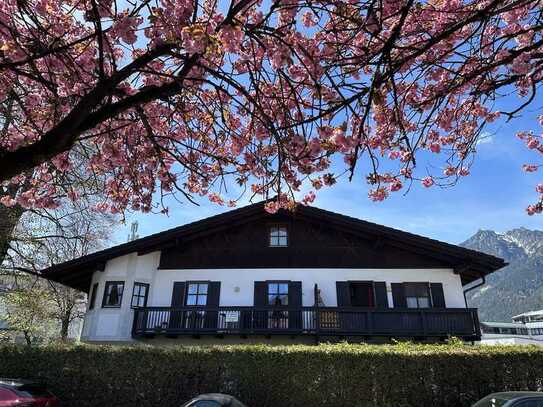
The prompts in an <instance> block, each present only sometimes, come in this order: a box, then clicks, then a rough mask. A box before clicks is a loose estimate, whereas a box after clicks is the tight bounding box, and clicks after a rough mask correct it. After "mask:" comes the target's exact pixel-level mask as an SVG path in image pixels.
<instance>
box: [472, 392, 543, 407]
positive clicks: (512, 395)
mask: <svg viewBox="0 0 543 407" xmlns="http://www.w3.org/2000/svg"><path fill="white" fill-rule="evenodd" d="M473 407H543V393H539V392H535V391H509V392H504V393H493V394H490V395H488V396H486V397H485V398H484V399H481V400H479V401H478V402H477V403H475V404H474V405H473Z"/></svg>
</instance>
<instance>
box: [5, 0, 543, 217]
mask: <svg viewBox="0 0 543 407" xmlns="http://www.w3.org/2000/svg"><path fill="white" fill-rule="evenodd" d="M378 3H379V7H377V6H376V4H377V3H376V2H374V1H370V0H359V1H354V0H339V1H336V0H334V1H332V0H317V1H316V2H315V1H305V0H279V1H276V2H261V1H254V0H235V1H232V3H231V4H230V3H228V4H223V2H214V1H210V0H157V1H156V2H152V5H151V3H148V2H146V1H139V0H135V1H132V2H121V1H115V0H26V1H23V2H21V1H19V0H4V1H2V2H1V3H0V81H1V82H2V86H1V87H0V123H3V124H4V125H3V129H0V130H1V132H0V157H4V158H7V157H10V155H11V154H15V153H18V152H21V154H22V153H24V152H25V151H26V150H27V149H28V148H29V147H32V146H34V145H38V144H37V143H40V142H43V141H44V140H46V141H47V142H46V143H45V142H44V143H43V145H44V146H46V147H44V148H51V147H50V146H51V145H55V143H57V142H56V140H58V143H57V144H58V145H59V146H61V147H59V149H58V150H54V149H53V150H54V151H58V152H59V153H60V154H58V155H56V156H55V157H53V158H51V157H49V158H47V159H41V158H40V157H41V156H42V155H44V156H45V153H44V152H43V151H41V152H40V153H39V154H37V153H33V154H34V155H33V156H32V157H28V162H29V164H28V165H27V166H26V167H25V170H26V171H22V172H21V173H20V174H15V175H14V174H11V175H10V176H9V177H4V178H0V182H2V184H1V186H0V203H2V204H3V205H7V206H12V205H15V204H19V205H21V206H23V207H44V208H51V207H55V206H56V205H58V204H59V198H60V197H62V196H67V197H68V198H70V199H74V200H75V199H77V197H78V194H79V193H80V191H78V190H77V188H79V187H70V186H69V185H66V184H65V182H64V181H63V180H65V179H66V176H63V174H67V173H69V172H70V171H72V170H73V166H74V159H73V157H72V154H71V150H72V149H73V148H74V146H78V148H81V149H83V150H84V151H85V152H86V160H85V163H84V166H85V167H84V170H85V171H86V172H87V173H88V174H91V175H92V176H97V177H100V178H101V179H103V180H104V191H105V194H106V195H107V197H108V200H107V202H103V203H101V204H100V205H99V208H98V209H100V210H105V211H111V212H122V211H125V210H127V209H129V210H140V211H144V212H146V211H152V210H153V209H154V208H156V207H157V205H160V201H161V199H157V196H160V197H163V196H165V195H174V196H180V195H181V196H185V197H187V198H188V199H192V197H193V196H195V195H196V196H198V195H199V196H207V197H208V198H209V199H210V200H211V201H212V202H214V203H216V204H219V205H224V204H227V205H230V206H232V205H235V201H232V200H228V199H227V198H225V196H224V195H225V194H224V191H225V185H229V183H235V184H238V185H239V186H240V187H241V189H242V190H247V191H250V192H251V193H252V194H256V195H261V196H268V195H269V194H270V192H275V193H279V195H278V196H279V197H278V199H277V201H276V202H273V203H270V204H269V205H268V207H267V210H269V211H276V210H278V209H280V208H289V207H291V205H292V201H293V198H294V197H295V196H298V193H299V192H300V191H302V190H304V189H306V188H305V187H306V186H310V187H311V188H312V189H311V191H310V192H309V193H307V194H306V195H305V196H303V197H302V198H301V199H300V201H301V202H302V203H303V204H311V203H312V202H313V201H314V200H315V197H316V193H317V192H318V190H319V189H321V188H323V187H330V186H332V185H334V184H335V183H337V182H338V180H339V179H341V178H342V177H343V178H347V177H348V178H354V177H359V178H363V179H364V178H365V179H366V180H367V182H368V184H369V198H370V199H372V200H374V201H382V200H384V199H386V198H387V197H388V196H389V195H390V194H394V193H398V192H401V191H405V189H406V188H405V186H406V185H412V184H413V182H415V183H416V184H417V185H421V186H422V187H423V188H433V187H435V186H438V185H450V184H451V183H454V182H455V181H456V180H457V179H459V178H461V177H464V176H467V175H469V173H470V168H469V167H470V162H471V158H472V156H473V154H475V152H476V147H477V141H478V139H479V138H480V136H481V130H482V128H483V126H484V125H486V124H487V123H491V122H493V121H495V120H497V119H498V118H499V116H500V113H498V111H497V109H495V108H494V106H493V105H491V104H490V103H489V101H492V100H494V99H495V98H497V97H499V95H500V89H501V88H502V87H504V86H513V87H514V88H515V89H516V91H517V93H518V95H519V97H520V98H527V97H529V95H530V92H532V91H533V89H535V88H536V86H537V84H538V83H539V82H540V81H541V80H542V79H543V76H542V75H543V74H542V70H541V69H540V68H539V63H540V61H539V56H540V55H541V52H542V51H543V46H542V45H541V44H543V40H542V35H541V32H542V28H541V24H539V17H540V6H541V5H540V2H538V1H533V2H530V1H522V2H520V1H512V2H506V3H507V4H505V3H503V2H493V1H491V0H450V1H441V0H430V1H415V2H411V1H407V0H383V1H381V2H378ZM483 20H484V24H482V23H481V21H483ZM520 137H521V138H522V140H523V141H525V142H526V145H527V147H528V148H530V149H533V150H537V151H539V152H542V151H543V147H542V145H543V141H542V140H541V137H539V136H533V135H529V134H528V133H522V134H521V136H520ZM51 140H52V141H51ZM40 145H41V144H40ZM29 154H30V153H29ZM428 160H432V161H434V160H439V162H440V165H439V166H432V167H431V168H430V166H425V165H424V163H425V162H426V161H428ZM436 167H437V171H436V170H434V169H435V168H436ZM537 168H538V167H537V166H536V165H527V166H525V170H526V171H535V170H537ZM6 171H7V170H6ZM1 175H2V171H1V170H0V176H1ZM13 175H14V176H13ZM13 187H16V188H13ZM8 190H9V191H13V190H15V191H16V192H15V193H7V191H8ZM542 190H543V187H542V186H541V185H538V186H537V191H538V193H540V194H541V193H542ZM542 196H543V195H542ZM162 210H163V211H167V208H165V207H163V208H162ZM541 211H542V204H541V200H540V202H539V203H538V204H535V205H532V206H530V208H529V209H528V212H529V213H530V214H532V213H540V212H541Z"/></svg>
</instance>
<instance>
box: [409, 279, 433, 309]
mask: <svg viewBox="0 0 543 407" xmlns="http://www.w3.org/2000/svg"><path fill="white" fill-rule="evenodd" d="M405 300H406V302H407V308H430V307H431V303H430V290H429V289H428V284H426V283H406V284H405Z"/></svg>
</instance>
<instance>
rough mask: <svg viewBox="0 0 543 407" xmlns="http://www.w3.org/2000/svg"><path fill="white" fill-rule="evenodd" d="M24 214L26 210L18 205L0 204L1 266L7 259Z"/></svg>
mask: <svg viewBox="0 0 543 407" xmlns="http://www.w3.org/2000/svg"><path fill="white" fill-rule="evenodd" d="M23 213H24V209H23V208H21V207H20V206H18V205H16V206H13V207H7V206H4V205H2V204H0V265H1V264H2V263H3V262H4V259H5V258H6V255H7V252H8V249H9V244H10V242H11V239H12V237H13V231H14V229H15V226H17V223H18V222H19V219H20V218H21V216H22V215H23Z"/></svg>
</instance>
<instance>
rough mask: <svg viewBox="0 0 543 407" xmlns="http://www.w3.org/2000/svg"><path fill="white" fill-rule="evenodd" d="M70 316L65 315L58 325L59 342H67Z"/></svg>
mask: <svg viewBox="0 0 543 407" xmlns="http://www.w3.org/2000/svg"><path fill="white" fill-rule="evenodd" d="M70 322H71V315H66V316H65V318H63V319H62V321H61V323H60V340H61V341H62V342H67V341H68V329H69V328H70Z"/></svg>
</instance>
